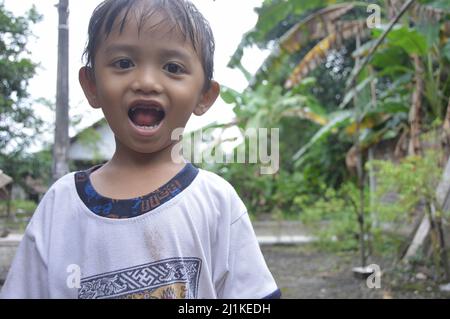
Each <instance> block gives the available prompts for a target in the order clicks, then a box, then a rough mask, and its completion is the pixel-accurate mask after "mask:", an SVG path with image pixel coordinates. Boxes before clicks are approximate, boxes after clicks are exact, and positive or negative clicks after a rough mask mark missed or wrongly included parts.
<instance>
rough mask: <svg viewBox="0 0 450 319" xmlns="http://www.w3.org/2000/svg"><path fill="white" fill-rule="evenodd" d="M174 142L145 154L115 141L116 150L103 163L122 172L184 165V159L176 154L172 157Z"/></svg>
mask: <svg viewBox="0 0 450 319" xmlns="http://www.w3.org/2000/svg"><path fill="white" fill-rule="evenodd" d="M174 146H175V143H173V144H170V145H169V146H167V147H165V148H164V149H161V150H159V151H158V152H154V153H150V154H146V153H139V152H134V151H132V150H130V149H128V148H126V147H123V145H121V144H120V142H119V141H116V151H115V153H114V155H113V157H112V158H111V160H110V161H109V162H108V163H107V164H105V166H108V169H112V170H120V171H122V172H128V173H132V172H138V173H139V172H140V173H143V172H146V171H154V170H159V169H162V168H168V167H174V168H179V167H182V166H184V162H185V161H184V159H183V158H182V157H181V156H180V155H179V154H177V155H176V156H177V158H172V148H173V147H174Z"/></svg>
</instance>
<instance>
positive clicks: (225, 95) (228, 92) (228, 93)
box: [220, 86, 240, 104]
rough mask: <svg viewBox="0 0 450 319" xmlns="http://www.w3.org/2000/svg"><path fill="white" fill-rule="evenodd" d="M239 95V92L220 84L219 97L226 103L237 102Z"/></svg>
mask: <svg viewBox="0 0 450 319" xmlns="http://www.w3.org/2000/svg"><path fill="white" fill-rule="evenodd" d="M239 95H240V94H239V92H237V91H235V90H233V89H231V88H229V87H225V86H222V88H221V89H220V97H221V98H222V100H224V102H225V103H227V104H237V103H238V97H239Z"/></svg>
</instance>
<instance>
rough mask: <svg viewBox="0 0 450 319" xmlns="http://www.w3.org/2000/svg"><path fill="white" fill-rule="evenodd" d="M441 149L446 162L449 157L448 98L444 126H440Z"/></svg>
mask: <svg viewBox="0 0 450 319" xmlns="http://www.w3.org/2000/svg"><path fill="white" fill-rule="evenodd" d="M441 147H442V151H443V153H444V154H443V155H444V159H445V161H447V160H448V158H449V156H450V98H449V99H448V104H447V112H446V114H445V118H444V124H443V125H442V135H441ZM445 161H444V163H445Z"/></svg>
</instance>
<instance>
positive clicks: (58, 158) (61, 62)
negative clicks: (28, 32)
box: [52, 0, 69, 181]
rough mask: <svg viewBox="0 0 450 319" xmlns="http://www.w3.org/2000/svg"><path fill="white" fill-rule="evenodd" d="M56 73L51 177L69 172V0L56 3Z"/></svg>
mask: <svg viewBox="0 0 450 319" xmlns="http://www.w3.org/2000/svg"><path fill="white" fill-rule="evenodd" d="M57 7H58V14H59V24H58V74H57V85H56V121H55V144H54V146H53V167H52V179H53V181H56V180H57V179H58V178H60V177H62V176H63V175H65V174H67V173H68V172H69V165H68V160H67V151H68V148H69V25H68V18H69V0H60V1H59V4H58V6H57Z"/></svg>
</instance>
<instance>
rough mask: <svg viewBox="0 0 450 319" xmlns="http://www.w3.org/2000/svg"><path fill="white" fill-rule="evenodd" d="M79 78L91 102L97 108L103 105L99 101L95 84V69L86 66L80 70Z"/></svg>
mask: <svg viewBox="0 0 450 319" xmlns="http://www.w3.org/2000/svg"><path fill="white" fill-rule="evenodd" d="M78 79H79V81H80V84H81V88H82V89H83V92H84V95H86V98H87V100H88V102H89V104H90V105H91V106H92V107H93V108H95V109H97V108H100V107H101V105H99V104H98V103H97V86H96V84H95V78H94V71H93V70H92V69H91V68H89V67H86V66H84V67H82V68H81V69H80V71H79V72H78Z"/></svg>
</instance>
